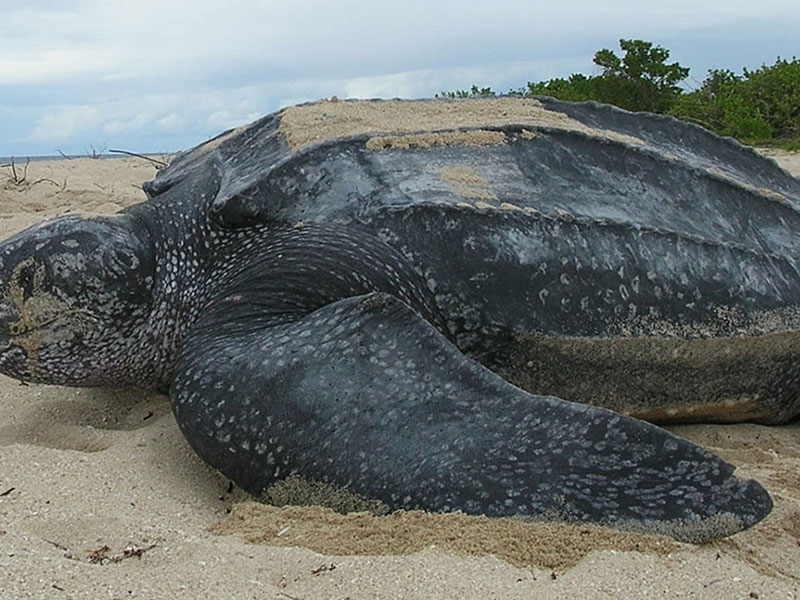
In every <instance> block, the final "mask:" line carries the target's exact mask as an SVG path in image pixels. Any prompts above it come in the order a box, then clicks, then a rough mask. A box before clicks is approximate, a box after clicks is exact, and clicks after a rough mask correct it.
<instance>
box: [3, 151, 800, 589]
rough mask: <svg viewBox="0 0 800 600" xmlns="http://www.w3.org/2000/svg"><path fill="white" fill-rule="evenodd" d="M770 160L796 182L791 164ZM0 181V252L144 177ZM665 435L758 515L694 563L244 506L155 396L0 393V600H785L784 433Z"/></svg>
mask: <svg viewBox="0 0 800 600" xmlns="http://www.w3.org/2000/svg"><path fill="white" fill-rule="evenodd" d="M773 154H775V153H773ZM776 158H777V160H779V161H780V162H782V163H783V164H784V165H785V166H786V167H787V168H789V169H790V170H793V172H794V173H795V174H800V155H786V154H781V153H777V156H776ZM10 175H11V174H10V171H9V169H8V168H4V169H2V170H0V237H3V238H4V237H6V236H7V235H9V234H11V233H13V232H14V231H17V230H19V229H21V228H23V227H25V226H27V225H30V224H32V223H34V222H37V221H39V220H41V219H42V218H44V217H46V216H50V215H54V214H63V213H66V212H95V213H107V212H114V211H116V210H118V209H119V208H121V207H123V206H125V205H128V204H131V203H134V202H138V201H140V200H143V199H144V195H143V193H142V191H141V189H140V188H139V187H138V186H139V185H140V184H141V182H142V181H145V180H147V179H151V178H152V177H153V176H154V175H155V170H154V168H153V167H152V165H150V164H149V163H147V162H145V161H143V160H140V159H128V158H125V159H114V160H93V159H74V160H60V161H52V162H34V163H31V164H30V165H29V167H28V171H27V176H26V180H25V181H23V182H21V183H14V182H13V181H12V180H11V179H10ZM7 176H9V177H7ZM18 178H19V177H18ZM674 430H675V431H676V433H678V434H680V435H684V436H686V437H688V438H690V439H692V440H694V441H696V442H697V443H700V444H702V445H704V446H707V447H709V448H711V449H712V450H713V451H715V452H717V453H719V454H720V455H721V456H723V457H724V458H725V459H727V460H730V461H732V462H734V463H735V464H737V465H739V469H740V470H739V473H740V474H741V475H742V476H746V477H756V478H757V479H759V480H760V481H761V482H762V483H763V484H764V485H765V486H766V487H767V488H768V489H769V491H770V492H771V494H772V496H773V498H774V499H775V504H776V506H775V510H774V512H773V514H772V515H771V516H770V517H769V518H768V519H766V520H765V521H764V522H763V523H761V524H759V525H758V526H756V527H754V528H753V529H751V530H749V531H746V532H743V533H740V534H738V535H736V536H733V537H732V538H729V539H726V540H722V541H718V542H715V543H712V544H708V545H705V546H699V547H698V546H690V545H685V544H679V543H676V542H674V541H671V540H667V539H664V538H658V537H654V536H634V535H626V534H621V533H617V532H613V531H606V530H602V529H597V528H592V527H580V528H579V527H575V528H572V527H565V526H561V525H541V524H538V525H534V524H521V523H519V522H516V521H494V522H493V521H489V520H487V519H483V518H473V517H465V516H463V515H444V516H442V515H425V514H421V513H410V514H401V515H392V516H388V517H380V518H376V517H371V516H367V515H364V514H357V515H349V516H340V515H336V514H333V513H331V512H330V511H328V510H326V509H320V508H275V507H263V508H262V507H260V506H256V505H253V504H250V503H247V502H246V500H247V499H246V498H245V497H244V496H243V494H241V493H240V492H238V491H236V490H232V489H230V488H229V483H228V481H227V480H226V479H224V478H222V477H221V476H220V475H218V474H217V473H215V472H214V471H212V470H211V469H209V468H208V467H206V466H205V465H204V464H203V463H202V462H201V461H200V460H199V459H198V458H197V457H196V456H195V455H194V453H193V452H192V451H191V450H190V448H189V447H188V445H187V444H186V442H184V440H183V439H182V437H181V435H180V433H179V431H178V429H177V427H176V425H175V422H174V420H173V418H172V414H171V412H170V410H169V405H168V402H167V400H166V398H165V397H163V396H159V395H157V394H149V393H144V392H140V391H115V390H86V389H71V388H59V387H49V386H35V385H29V386H22V385H20V384H19V383H18V382H17V381H14V380H11V379H6V378H2V379H0V599H3V600H5V599H12V598H13V599H17V598H120V599H121V598H278V599H279V598H284V599H286V598H288V599H290V600H291V599H312V598H313V599H321V598H337V599H344V598H352V599H361V598H364V599H367V598H533V597H536V598H579V597H580V598H633V597H645V596H646V597H659V598H679V597H680V598H689V597H692V598H762V599H763V598H798V597H800V424H794V425H789V426H783V427H763V426H757V425H728V426H687V427H676V428H674ZM243 501H245V502H243ZM231 510H232V511H233V512H232V513H231V512H230V511H231ZM251 542H256V543H251Z"/></svg>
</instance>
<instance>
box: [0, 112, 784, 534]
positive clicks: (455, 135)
mask: <svg viewBox="0 0 800 600" xmlns="http://www.w3.org/2000/svg"><path fill="white" fill-rule="evenodd" d="M145 190H146V191H147V193H148V195H149V196H150V199H149V200H148V201H147V202H144V203H142V204H139V205H136V206H133V207H130V208H128V209H126V210H123V211H122V212H120V213H119V214H117V215H113V216H110V217H102V218H100V217H95V218H81V217H77V216H66V217H62V218H57V219H53V220H49V221H46V222H44V223H42V224H40V225H37V226H34V227H32V228H30V229H27V230H25V231H23V232H22V233H19V234H18V235H15V236H14V237H12V238H11V239H9V240H7V241H6V242H4V243H3V244H2V246H0V260H2V264H1V265H0V278H1V279H0V331H2V338H3V339H2V344H3V347H2V353H1V354H0V370H2V371H3V372H4V373H6V374H8V375H10V376H12V377H16V378H19V379H21V380H25V381H35V382H45V383H57V384H68V385H80V386H92V385H114V386H119V385H133V386H154V387H161V388H163V389H166V388H169V390H170V398H171V402H172V407H173V410H174V414H175V417H176V419H177V421H178V424H179V426H180V428H181V429H182V431H183V433H184V435H185V436H186V438H187V440H188V441H189V443H190V444H191V445H192V446H193V447H194V449H195V450H196V451H197V452H198V453H199V454H200V455H201V456H202V457H203V458H204V459H205V460H206V461H208V462H209V463H210V464H211V465H213V466H215V467H216V468H218V469H219V470H221V471H222V472H223V473H224V474H226V475H227V476H228V477H230V478H231V479H233V480H234V481H235V482H236V483H238V484H239V485H240V486H242V487H243V488H244V489H246V490H249V491H251V492H254V493H259V492H261V491H263V490H264V489H266V488H268V487H269V486H270V485H271V484H273V482H275V481H277V480H280V479H281V478H284V477H286V476H287V475H290V474H297V475H300V476H302V477H304V478H306V479H307V480H311V481H319V482H327V483H331V484H335V485H338V486H342V487H344V488H346V489H348V490H349V491H351V492H353V493H355V494H357V495H360V496H363V497H367V498H376V499H378V500H380V501H381V502H383V503H384V504H385V505H387V506H388V507H390V508H408V509H413V508H424V509H428V510H435V511H454V510H462V511H465V512H467V513H479V514H486V515H490V516H503V515H520V516H524V517H533V518H553V519H563V520H567V521H573V522H595V523H602V524H608V525H611V526H615V527H619V528H623V529H630V530H640V531H654V532H661V533H666V534H670V535H673V536H675V537H676V538H679V539H684V540H691V541H696V542H699V541H703V540H706V539H709V538H712V537H718V536H723V535H727V534H730V533H733V532H735V531H738V530H740V529H742V528H745V527H748V526H750V525H752V524H754V523H756V522H758V521H759V520H760V519H762V518H763V517H764V516H765V515H767V514H768V513H769V511H770V509H771V506H772V503H771V500H770V498H769V496H768V494H767V493H766V492H765V491H764V489H763V488H762V487H761V486H760V485H759V484H758V483H756V482H754V481H752V480H740V479H738V478H736V477H735V476H734V475H733V470H734V467H733V466H731V465H729V464H727V463H725V462H723V461H722V460H721V459H719V458H717V457H716V456H714V455H712V454H710V453H709V452H707V451H705V450H704V449H702V448H700V447H697V446H695V445H693V444H691V443H689V442H687V441H685V440H683V439H680V438H678V437H676V436H674V435H672V434H670V433H668V432H666V431H664V430H662V429H660V428H658V427H656V426H655V425H651V424H649V423H647V422H644V421H640V420H636V419H634V418H631V417H630V416H624V415H623V414H621V413H628V414H629V415H634V416H638V417H644V418H647V419H650V420H659V419H660V420H672V421H675V420H681V419H684V420H687V419H688V420H697V419H711V420H719V421H725V420H741V419H751V420H759V421H765V422H779V421H785V420H787V419H789V418H791V417H793V416H794V415H796V414H797V413H798V411H799V410H800V409H799V408H798V407H799V406H800V405H799V403H798V391H797V379H798V368H799V367H798V364H799V363H798V361H797V356H798V347H797V346H798V336H797V335H796V333H795V330H796V329H797V327H798V324H800V313H798V301H800V276H799V275H798V259H799V258H800V252H799V251H798V244H797V242H796V240H797V231H800V210H799V209H800V182H798V181H797V180H795V179H793V178H792V177H791V176H789V175H788V174H787V173H786V172H784V171H782V170H781V169H780V168H779V167H777V166H776V164H774V163H773V162H772V161H770V160H768V159H764V158H761V157H760V156H759V155H758V154H756V153H755V152H754V151H751V150H749V149H746V148H744V147H742V146H740V145H738V144H737V143H735V142H733V141H730V140H725V139H721V138H719V137H716V136H714V135H712V134H710V133H707V132H706V131H704V130H702V129H700V128H699V127H695V126H691V125H686V124H683V123H680V122H677V121H675V120H672V119H669V118H664V117H658V116H654V115H647V114H632V113H628V112H624V111H621V110H618V109H615V108H612V107H608V106H601V105H597V104H569V103H563V102H558V101H555V100H552V99H547V98H541V99H532V98H529V99H512V98H497V99H480V100H478V99H475V100H468V101H372V102H355V101H353V102H338V101H328V102H321V103H316V104H310V105H304V106H298V107H292V108H288V109H285V110H283V111H281V112H278V113H276V114H273V115H269V116H267V117H264V118H263V119H261V120H259V121H256V122H255V123H253V124H251V125H249V126H246V127H242V128H239V129H236V130H233V131H230V132H227V133H225V134H222V135H221V136H219V137H217V138H215V139H213V140H211V141H209V142H207V143H205V144H202V145H200V146H198V147H197V148H195V149H194V150H192V151H190V152H188V153H186V154H184V155H182V156H180V157H179V158H177V159H176V160H175V161H174V162H173V163H172V164H171V165H170V166H169V168H167V169H165V170H164V171H163V172H161V173H160V174H159V175H158V177H157V178H156V179H155V180H154V181H153V182H151V183H149V184H146V186H145ZM509 382H511V383H509ZM523 390H527V391H523ZM536 394H547V395H536ZM554 396H559V397H561V398H566V399H568V400H577V401H587V402H589V403H593V404H604V405H606V406H608V407H611V408H612V409H614V411H611V410H607V409H605V408H599V407H595V406H590V405H586V404H577V403H573V402H570V401H567V400H561V399H557V398H556V397H554Z"/></svg>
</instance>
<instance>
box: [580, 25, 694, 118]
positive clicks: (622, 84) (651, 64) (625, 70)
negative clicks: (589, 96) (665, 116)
mask: <svg viewBox="0 0 800 600" xmlns="http://www.w3.org/2000/svg"><path fill="white" fill-rule="evenodd" d="M619 46H620V48H621V49H622V50H623V52H624V54H623V55H622V57H619V56H617V55H616V54H614V52H612V51H611V50H609V49H607V48H603V49H602V50H598V51H597V53H595V55H594V63H595V64H596V65H598V66H599V67H601V68H602V69H603V73H602V74H601V75H600V76H599V77H597V78H595V82H594V84H595V85H594V88H595V89H594V92H595V96H596V97H595V99H596V100H599V101H600V102H607V103H610V104H616V105H617V106H620V107H622V108H626V109H628V110H646V111H650V112H664V111H666V110H668V109H669V107H670V106H672V104H673V103H674V102H675V100H677V98H678V97H679V96H680V94H681V88H680V87H679V86H678V84H679V83H680V82H681V81H683V80H684V79H686V78H687V77H688V76H689V69H688V67H682V66H681V65H680V64H678V63H677V62H674V63H669V64H668V63H667V62H666V61H667V59H668V58H669V50H667V49H665V48H662V47H661V46H654V45H653V44H652V42H646V41H644V40H624V39H623V40H620V41H619Z"/></svg>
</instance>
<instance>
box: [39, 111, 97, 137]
mask: <svg viewBox="0 0 800 600" xmlns="http://www.w3.org/2000/svg"><path fill="white" fill-rule="evenodd" d="M101 120H102V113H101V112H100V110H99V109H97V108H95V107H93V106H63V107H61V108H59V109H58V110H57V111H56V112H54V113H51V114H47V115H44V116H43V117H41V118H40V119H39V120H38V121H37V122H36V126H35V127H34V128H33V131H31V134H30V136H29V137H30V139H32V140H42V141H50V140H53V141H58V140H65V139H67V138H70V137H72V136H74V135H75V134H77V133H79V132H81V131H89V130H91V129H92V128H94V127H96V126H97V125H98V124H99V123H100V121H101Z"/></svg>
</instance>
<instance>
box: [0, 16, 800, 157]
mask: <svg viewBox="0 0 800 600" xmlns="http://www.w3.org/2000/svg"><path fill="white" fill-rule="evenodd" d="M796 2H797V0H762V1H761V2H758V3H755V2H752V0H747V1H744V0H729V1H728V2H724V3H723V2H719V3H713V4H712V3H702V2H701V3H698V2H696V0H673V2H669V3H664V2H659V3H656V2H647V1H646V0H645V1H644V2H642V1H641V0H608V1H607V2H603V3H588V2H585V0H562V1H561V2H558V3H552V2H544V1H542V0H494V1H493V2H490V3H489V2H483V1H479V0H436V1H434V2H431V1H430V0H405V1H404V2H397V1H396V0H338V1H337V2H330V1H328V0H294V2H291V3H290V2H285V1H283V0H280V1H279V0H249V1H248V0H226V1H225V2H222V1H221V0H205V1H204V2H197V1H196V0H169V1H167V2H165V1H164V0H136V1H135V2H134V1H133V0H119V1H115V2H98V1H97V0H70V1H68V2H63V1H61V2H58V1H56V0H29V1H28V2H26V3H18V5H16V6H15V5H12V4H10V3H7V4H9V6H7V7H4V8H3V10H2V12H1V13H0V14H2V19H0V154H6V153H12V152H13V153H16V152H19V151H20V148H24V151H26V152H37V151H38V152H43V153H46V152H50V151H52V146H46V145H44V144H45V142H48V141H50V140H58V141H59V147H61V148H62V149H66V148H67V147H68V144H67V141H71V142H72V143H73V145H74V147H75V148H76V149H77V150H78V151H79V150H80V149H81V148H84V147H85V146H86V143H87V142H91V143H109V144H111V143H114V144H115V145H118V144H124V145H125V146H126V147H129V148H131V149H133V150H142V151H149V150H153V149H158V150H162V149H165V148H170V149H179V148H181V147H185V145H186V144H192V143H195V142H197V141H201V140H203V139H205V138H207V137H208V136H212V135H215V134H216V133H219V132H220V131H222V130H223V129H227V128H229V127H233V126H236V125H240V124H242V123H246V122H249V121H252V120H253V119H255V118H257V117H258V116H261V115H263V114H265V113H267V112H270V111H272V110H275V109H277V108H278V107H279V106H282V105H286V104H294V103H296V102H301V101H307V100H313V99H317V98H321V97H329V96H332V95H338V96H340V97H394V96H402V97H421V96H430V95H433V94H435V93H437V92H440V91H443V90H452V89H464V88H468V87H469V86H470V85H472V84H477V85H489V86H492V87H493V88H494V89H495V90H496V91H498V92H505V91H508V89H509V88H511V87H519V86H523V85H524V84H525V82H527V81H529V80H534V81H538V80H543V79H548V78H552V77H561V76H567V75H569V74H570V73H573V72H579V71H581V72H591V71H592V68H593V66H592V62H591V58H592V54H593V52H594V51H596V50H597V49H599V48H601V47H603V46H606V47H610V48H615V47H616V42H617V40H618V39H619V38H623V37H633V38H644V39H650V40H652V41H654V42H655V43H657V44H662V45H665V46H666V47H668V48H669V49H670V50H672V52H673V58H674V59H675V60H679V61H680V62H681V63H683V64H685V65H687V66H692V67H693V69H692V75H693V76H695V77H702V76H703V74H704V72H705V69H706V68H710V67H720V68H732V69H739V68H741V67H742V66H747V67H749V68H752V67H757V66H758V64H760V63H761V62H765V61H766V62H770V61H772V60H774V58H775V54H773V52H777V53H780V54H782V55H784V56H791V55H792V54H794V53H795V52H794V48H793V46H792V42H793V40H794V39H796V36H790V35H780V33H781V31H782V32H784V33H786V32H790V31H792V30H791V27H794V31H797V30H798V29H800V11H797V10H796V8H795V6H794V5H795V4H796ZM757 19H762V21H760V22H761V23H762V26H761V30H760V31H762V33H758V32H757V31H759V30H758V29H757V28H755V27H752V26H751V25H753V24H754V23H755V22H756V20H757ZM770 19H771V20H770ZM730 23H739V24H740V25H737V27H738V29H730V28H728V24H730ZM765 23H766V25H764V24H765ZM774 24H778V25H780V26H781V27H784V29H782V30H781V31H776V29H775V27H773V25H774ZM792 24H794V25H792ZM703 28H706V29H703ZM753 31H756V32H757V33H755V34H753V35H752V37H751V38H750V45H749V46H746V47H745V44H744V43H741V44H740V39H739V37H737V35H736V34H735V33H734V34H731V35H728V34H729V33H730V32H739V33H742V32H747V34H748V35H750V34H751V33H752V32H753ZM714 35H716V38H714V39H716V40H717V43H716V46H714V47H713V48H712V47H709V44H707V43H705V42H706V40H707V39H710V38H713V37H714ZM759 36H760V37H759ZM784 38H786V40H787V41H786V42H785V43H784V42H781V40H782V39H784ZM664 40H669V42H670V43H669V44H667V43H665V41H664ZM781 44H783V45H781ZM739 46H742V47H741V48H739ZM764 48H769V50H765V49H764ZM784 48H785V49H784ZM687 49H689V50H690V51H691V52H693V53H694V54H687V53H686V51H687ZM733 51H735V52H739V53H738V54H737V55H736V56H735V57H734V56H732V52H733ZM741 57H745V58H748V57H753V58H752V59H751V60H753V61H755V64H752V63H744V62H740V60H741ZM707 59H708V60H707ZM692 60H695V61H701V62H699V64H698V68H697V69H695V68H694V65H695V63H693V62H692ZM748 60H749V58H748ZM702 61H705V62H702ZM4 121H5V122H4ZM63 140H66V141H64V142H62V141H63ZM34 142H38V145H37V143H34ZM112 147H114V146H112ZM37 149H39V150H37Z"/></svg>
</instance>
